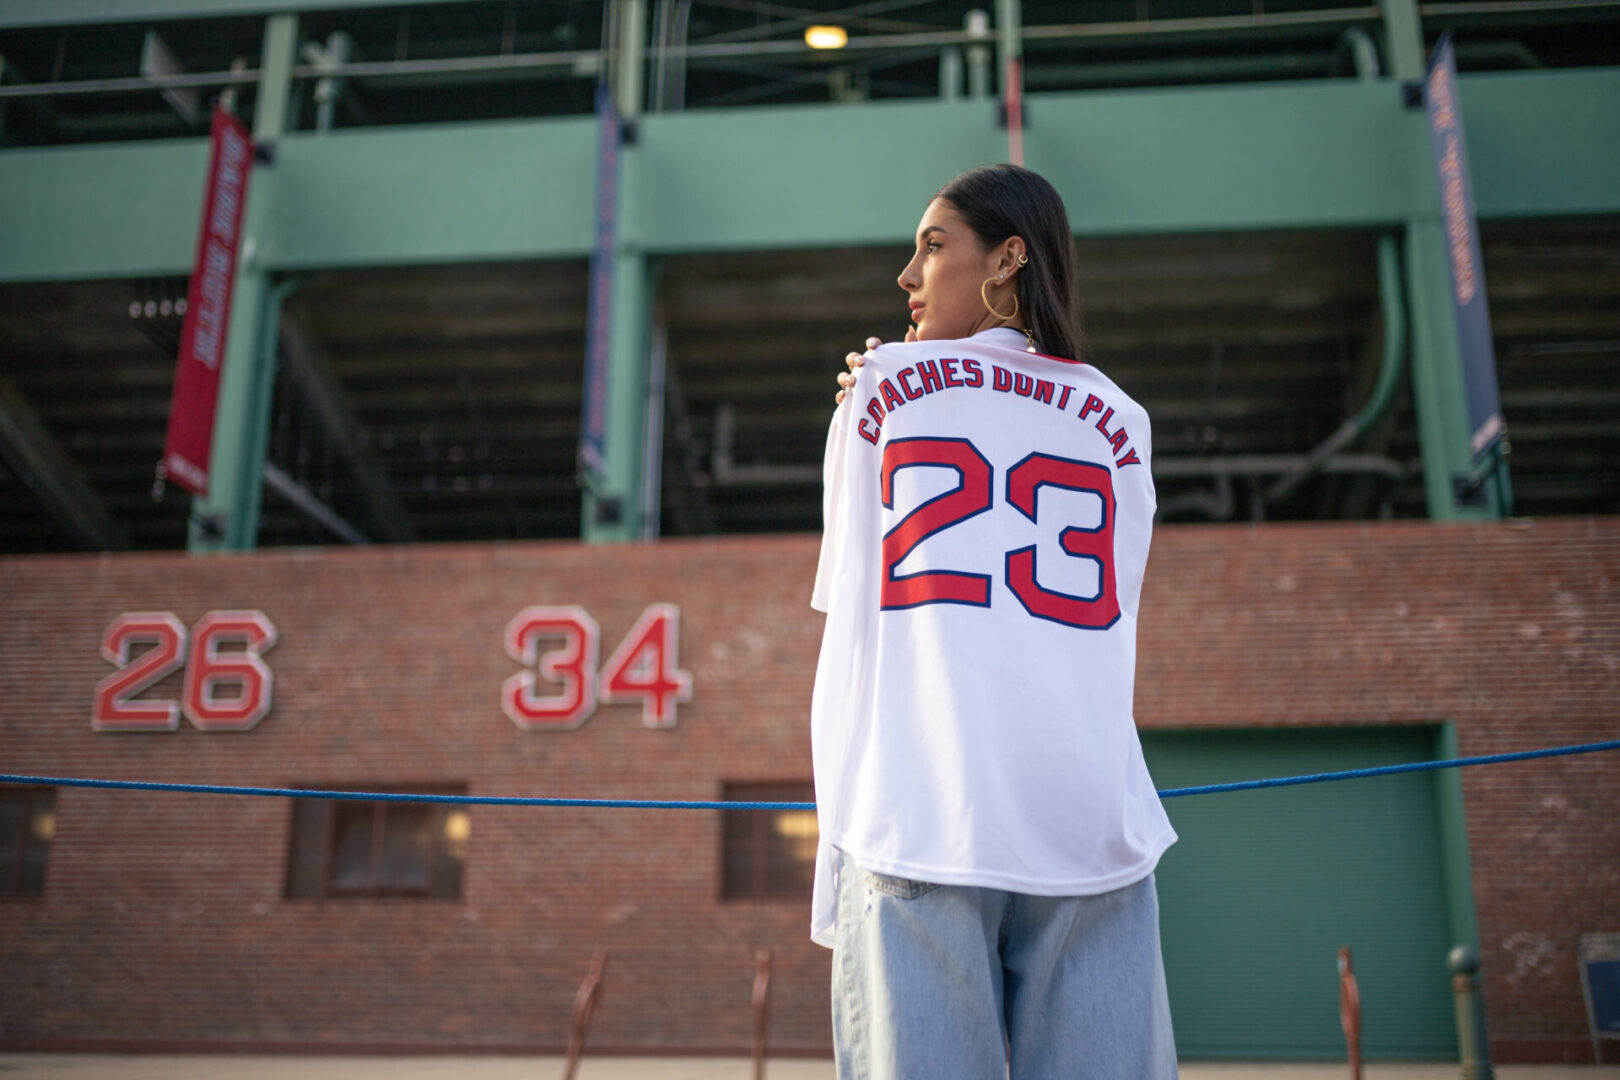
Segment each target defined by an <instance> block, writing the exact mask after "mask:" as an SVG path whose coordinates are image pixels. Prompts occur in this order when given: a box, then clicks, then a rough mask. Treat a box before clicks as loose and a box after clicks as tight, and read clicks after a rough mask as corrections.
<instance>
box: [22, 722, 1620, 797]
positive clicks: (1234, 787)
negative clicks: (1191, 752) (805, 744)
mask: <svg viewBox="0 0 1620 1080" xmlns="http://www.w3.org/2000/svg"><path fill="white" fill-rule="evenodd" d="M1600 750H1620V739H1611V740H1609V741H1608V742H1595V743H1581V744H1579V745H1576V746H1549V747H1544V748H1543V749H1540V750H1519V751H1515V752H1513V753H1508V754H1485V755H1482V756H1480V757H1466V758H1451V759H1449V760H1446V761H1410V762H1406V763H1404V764H1400V765H1378V766H1375V767H1373V768H1367V769H1345V770H1343V771H1341V772H1321V773H1307V774H1305V775H1303V776H1279V777H1273V778H1271V779H1267V780H1237V781H1233V782H1232V783H1228V784H1201V785H1199V786H1197V787H1183V788H1167V789H1164V790H1161V791H1160V792H1159V798H1161V799H1179V798H1182V797H1183V796H1187V795H1215V794H1220V793H1222V792H1227V791H1252V790H1254V789H1256V788H1272V787H1292V786H1294V785H1296V784H1322V783H1327V782H1329V781H1333V780H1359V779H1362V778H1364V777H1368V776H1388V775H1390V774H1392V773H1409V772H1432V771H1434V770H1436V769H1458V768H1463V767H1466V766H1470V765H1496V764H1500V763H1502V762H1505V761H1528V760H1530V759H1531V758H1548V757H1567V756H1569V755H1571V754H1592V753H1597V752H1598V751H1600ZM0 783H6V784H45V785H51V786H55V787H84V788H115V789H119V790H132V791H179V792H186V793H189V794H196V795H260V796H270V797H275V798H283V799H351V800H355V801H359V802H412V803H455V804H459V805H462V806H562V807H590V808H597V809H627V810H814V809H815V808H816V804H815V803H813V802H725V801H719V800H696V801H683V800H679V799H556V798H539V797H534V798H528V797H523V796H513V795H415V794H408V793H400V792H386V791H321V790H317V789H313V788H273V787H232V786H227V785H223V784H166V783H159V782H153V781H147V780H87V779H83V778H80V777H70V776H24V775H20V774H14V773H0Z"/></svg>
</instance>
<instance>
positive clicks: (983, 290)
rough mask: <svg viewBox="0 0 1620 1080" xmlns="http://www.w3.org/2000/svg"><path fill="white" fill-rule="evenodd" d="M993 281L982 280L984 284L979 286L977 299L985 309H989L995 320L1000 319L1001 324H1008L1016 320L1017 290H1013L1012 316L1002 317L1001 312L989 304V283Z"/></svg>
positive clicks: (988, 278)
mask: <svg viewBox="0 0 1620 1080" xmlns="http://www.w3.org/2000/svg"><path fill="white" fill-rule="evenodd" d="M995 280H996V279H995V278H993V277H987V278H985V279H984V283H983V284H981V285H980V286H979V299H980V300H983V301H984V306H985V307H986V308H989V309H990V314H992V315H994V316H995V317H996V318H998V319H1000V320H1001V321H1002V322H1010V321H1012V320H1013V319H1016V318H1018V290H1017V289H1014V290H1013V309H1012V314H1011V315H1003V314H1002V313H1001V312H999V311H997V310H996V309H995V308H994V307H993V306H992V305H991V303H990V292H989V290H990V283H991V282H992V281H995Z"/></svg>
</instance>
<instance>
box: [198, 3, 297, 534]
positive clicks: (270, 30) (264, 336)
mask: <svg viewBox="0 0 1620 1080" xmlns="http://www.w3.org/2000/svg"><path fill="white" fill-rule="evenodd" d="M297 47H298V17H297V16H296V15H285V14H283V15H271V16H270V17H268V18H267V19H266V20H265V28H264V47H263V51H262V53H261V56H260V60H259V88H258V96H257V99H256V101H257V104H256V105H255V106H254V110H253V141H254V143H255V145H273V144H274V142H275V140H276V139H277V138H279V137H280V135H281V133H282V131H283V130H284V129H285V127H286V117H287V102H288V100H289V95H290V93H291V90H292V68H293V64H294V62H295V60H296V53H297ZM274 186H275V170H274V168H273V167H269V166H265V165H261V164H255V165H254V166H253V172H252V175H251V176H250V178H249V180H248V192H247V205H246V206H245V207H244V208H243V210H242V239H241V245H240V248H239V251H238V255H237V260H236V284H235V287H234V292H233V294H232V297H231V313H230V324H229V329H228V330H227V332H226V337H225V362H224V364H223V365H222V367H221V371H220V386H219V405H218V407H217V409H216V410H215V414H214V445H213V451H212V461H211V462H210V464H209V481H208V497H207V498H206V499H194V500H192V504H191V529H190V536H189V540H188V542H187V548H188V549H189V550H191V551H199V552H200V551H247V550H250V549H252V548H253V547H254V546H255V545H256V544H257V543H258V536H259V498H260V492H261V488H262V485H263V481H264V455H265V441H266V435H267V432H268V427H269V415H270V396H271V391H272V387H273V383H274V375H275V345H276V320H277V315H278V313H279V310H280V301H281V295H282V293H280V292H278V291H277V290H274V289H271V288H270V285H269V281H268V279H267V275H266V274H265V272H264V270H263V268H262V259H261V258H260V256H261V253H262V252H263V250H264V245H265V242H266V239H267V235H266V234H267V231H268V228H267V227H268V223H269V220H270V214H269V207H270V204H271V201H272V199H273V197H274Z"/></svg>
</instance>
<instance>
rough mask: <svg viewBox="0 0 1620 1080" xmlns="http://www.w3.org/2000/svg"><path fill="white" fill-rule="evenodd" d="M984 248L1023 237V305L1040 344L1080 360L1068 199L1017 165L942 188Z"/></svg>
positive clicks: (972, 174)
mask: <svg viewBox="0 0 1620 1080" xmlns="http://www.w3.org/2000/svg"><path fill="white" fill-rule="evenodd" d="M934 197H935V198H936V199H944V200H945V201H947V202H949V203H950V204H951V205H952V206H954V207H955V208H956V212H957V213H958V214H961V215H962V220H964V221H966V222H967V223H968V227H969V228H971V229H972V230H973V232H974V233H975V234H976V235H977V236H978V238H979V242H980V243H981V244H983V245H984V246H985V247H987V248H988V247H991V246H993V245H995V244H999V243H1001V242H1002V241H1003V240H1005V239H1007V237H1009V236H1021V237H1023V238H1024V244H1025V246H1026V248H1027V249H1028V252H1029V265H1028V266H1025V267H1024V268H1023V269H1021V270H1020V271H1019V272H1018V305H1019V309H1020V310H1021V311H1023V313H1024V316H1025V318H1026V320H1027V321H1028V326H1029V332H1030V335H1031V336H1032V337H1034V339H1035V347H1036V348H1037V349H1039V350H1040V351H1041V352H1043V353H1047V354H1049V355H1052V356H1062V357H1067V358H1068V359H1071V360H1078V359H1080V315H1079V298H1078V296H1077V293H1076V290H1075V280H1074V274H1075V271H1074V264H1075V254H1074V236H1073V235H1072V234H1071V233H1070V232H1069V215H1068V212H1067V211H1065V210H1064V209H1063V199H1062V197H1061V196H1059V195H1058V193H1057V189H1056V188H1054V187H1053V186H1052V185H1051V184H1050V183H1048V182H1047V181H1046V179H1045V178H1044V177H1042V176H1040V175H1039V174H1038V173H1033V172H1030V171H1029V170H1028V169H1025V168H1021V167H1019V166H1017V165H984V166H981V167H979V168H977V169H969V170H968V171H967V172H965V173H963V174H962V175H961V176H958V177H957V178H956V179H955V180H952V181H951V182H950V183H948V184H946V185H945V186H944V187H942V188H940V189H939V194H937V195H935V196H934Z"/></svg>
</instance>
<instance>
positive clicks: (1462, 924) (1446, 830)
mask: <svg viewBox="0 0 1620 1080" xmlns="http://www.w3.org/2000/svg"><path fill="white" fill-rule="evenodd" d="M1434 756H1435V757H1436V758H1438V759H1440V760H1442V761H1449V760H1451V759H1453V758H1459V757H1461V756H1462V753H1461V751H1460V749H1459V748H1458V743H1457V727H1456V725H1455V724H1450V723H1446V724H1441V725H1440V726H1439V727H1438V728H1437V729H1436V730H1435V749H1434ZM1434 780H1435V785H1436V789H1437V790H1436V793H1437V794H1438V796H1439V798H1438V800H1437V802H1438V806H1439V810H1440V846H1441V850H1442V852H1443V858H1444V859H1445V878H1446V910H1447V915H1448V917H1449V920H1450V922H1451V943H1452V944H1453V945H1472V946H1473V947H1474V948H1476V949H1477V948H1478V947H1479V923H1478V920H1477V919H1476V918H1475V913H1474V876H1473V866H1472V861H1471V860H1470V859H1469V856H1468V824H1467V817H1466V814H1465V812H1464V806H1463V783H1462V781H1463V778H1462V770H1461V769H1436V770H1435V772H1434ZM1434 959H1435V966H1436V967H1437V968H1438V967H1439V959H1440V958H1439V957H1435V958H1434Z"/></svg>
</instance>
